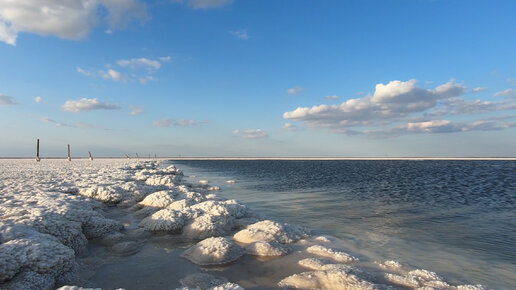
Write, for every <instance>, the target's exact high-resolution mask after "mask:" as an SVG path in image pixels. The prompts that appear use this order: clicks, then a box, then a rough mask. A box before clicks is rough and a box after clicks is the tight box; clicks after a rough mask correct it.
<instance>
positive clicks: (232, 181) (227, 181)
mask: <svg viewBox="0 0 516 290" xmlns="http://www.w3.org/2000/svg"><path fill="white" fill-rule="evenodd" d="M226 183H229V184H234V183H236V181H234V180H233V179H230V180H226Z"/></svg>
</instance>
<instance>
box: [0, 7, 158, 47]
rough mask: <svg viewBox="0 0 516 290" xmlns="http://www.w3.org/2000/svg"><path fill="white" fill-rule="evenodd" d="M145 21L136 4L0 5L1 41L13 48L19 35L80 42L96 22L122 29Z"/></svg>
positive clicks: (142, 9) (141, 11)
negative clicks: (133, 21)
mask: <svg viewBox="0 0 516 290" xmlns="http://www.w3.org/2000/svg"><path fill="white" fill-rule="evenodd" d="M101 10H104V11H102V12H101ZM103 16H104V17H103ZM147 19H148V15H147V10H146V5H145V4H143V3H140V2H139V1H137V0H97V1H96V0H16V1H0V41H4V42H6V43H8V44H11V45H15V44H16V39H17V37H18V34H19V33H20V32H29V33H36V34H39V35H54V36H57V37H60V38H65V39H80V38H84V37H86V36H87V35H88V34H89V33H90V31H91V30H92V29H93V27H95V26H96V25H97V24H98V22H99V20H101V21H106V22H107V23H108V24H109V26H110V27H111V28H123V27H125V26H126V25H127V24H128V23H129V22H130V21H132V20H141V21H145V20H147Z"/></svg>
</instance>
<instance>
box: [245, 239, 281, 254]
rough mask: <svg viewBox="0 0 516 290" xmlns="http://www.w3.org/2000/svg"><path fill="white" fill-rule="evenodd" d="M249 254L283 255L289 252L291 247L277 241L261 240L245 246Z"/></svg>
mask: <svg viewBox="0 0 516 290" xmlns="http://www.w3.org/2000/svg"><path fill="white" fill-rule="evenodd" d="M245 250H246V252H247V253H248V254H249V255H254V256H283V255H286V254H288V253H289V252H290V251H291V249H290V248H289V247H287V246H285V245H282V244H280V243H277V242H266V241H259V242H254V243H252V244H250V245H248V246H247V247H245Z"/></svg>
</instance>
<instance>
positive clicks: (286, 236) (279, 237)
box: [233, 220, 308, 244]
mask: <svg viewBox="0 0 516 290" xmlns="http://www.w3.org/2000/svg"><path fill="white" fill-rule="evenodd" d="M307 235H308V232H307V230H305V229H303V228H301V227H297V226H293V225H289V224H281V223H278V222H274V221H271V220H264V221H260V222H257V223H255V224H252V225H250V226H248V227H247V228H246V229H244V230H241V231H239V232H238V233H236V234H235V235H234V236H233V239H234V240H235V241H237V242H240V243H244V244H250V243H254V242H258V241H275V242H279V243H283V244H288V243H293V242H295V241H297V240H299V239H301V238H303V237H305V236H307Z"/></svg>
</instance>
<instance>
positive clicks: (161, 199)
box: [138, 190, 174, 208]
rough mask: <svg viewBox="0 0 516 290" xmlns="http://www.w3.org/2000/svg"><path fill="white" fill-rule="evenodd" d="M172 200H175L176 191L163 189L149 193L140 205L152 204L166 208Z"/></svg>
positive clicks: (152, 205)
mask: <svg viewBox="0 0 516 290" xmlns="http://www.w3.org/2000/svg"><path fill="white" fill-rule="evenodd" d="M172 202H174V192H173V191H171V190H162V191H158V192H155V193H152V194H149V195H147V197H145V198H144V199H143V200H142V201H140V202H139V203H138V205H139V206H141V207H144V206H151V207H158V208H165V207H167V206H168V205H169V204H171V203H172Z"/></svg>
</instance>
